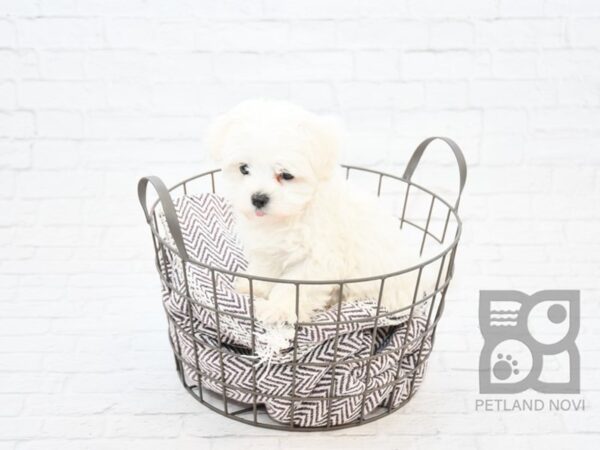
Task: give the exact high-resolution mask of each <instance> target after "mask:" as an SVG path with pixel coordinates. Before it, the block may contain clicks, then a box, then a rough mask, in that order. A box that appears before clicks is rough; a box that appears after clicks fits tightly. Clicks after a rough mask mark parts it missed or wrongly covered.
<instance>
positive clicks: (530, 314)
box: [479, 291, 579, 394]
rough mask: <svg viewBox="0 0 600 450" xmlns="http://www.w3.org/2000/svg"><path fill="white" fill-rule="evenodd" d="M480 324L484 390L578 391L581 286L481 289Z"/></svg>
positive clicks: (492, 392) (497, 391)
mask: <svg viewBox="0 0 600 450" xmlns="http://www.w3.org/2000/svg"><path fill="white" fill-rule="evenodd" d="M479 325H480V328H481V334H482V335H483V338H484V346H483V349H482V351H481V355H480V358H479V388H480V392H481V393H482V394H511V393H517V392H522V391H525V390H527V389H534V390H536V391H538V392H544V393H579V351H578V350H577V346H576V345H575V338H576V337H577V334H578V332H579V291H540V292H537V293H535V294H533V295H527V294H524V293H522V292H519V291H481V292H480V298H479ZM555 361H559V363H558V366H559V369H560V370H559V372H560V374H559V375H560V376H559V377H558V379H553V378H552V376H549V375H553V374H554V372H556V370H554V371H552V370H549V369H552V368H553V367H551V366H552V364H551V362H555ZM554 366H556V363H555V364H554ZM554 369H556V367H554Z"/></svg>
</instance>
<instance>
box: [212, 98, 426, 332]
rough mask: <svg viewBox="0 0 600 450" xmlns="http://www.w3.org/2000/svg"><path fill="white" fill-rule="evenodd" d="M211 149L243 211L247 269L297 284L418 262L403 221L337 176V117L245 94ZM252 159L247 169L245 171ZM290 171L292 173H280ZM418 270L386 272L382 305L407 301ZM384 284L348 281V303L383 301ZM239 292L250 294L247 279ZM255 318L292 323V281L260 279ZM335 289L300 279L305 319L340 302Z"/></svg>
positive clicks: (223, 120)
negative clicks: (257, 197) (258, 202)
mask: <svg viewBox="0 0 600 450" xmlns="http://www.w3.org/2000/svg"><path fill="white" fill-rule="evenodd" d="M207 143H208V147H209V149H210V152H211V155H212V157H213V158H214V159H215V160H216V161H217V162H218V163H219V165H220V166H221V167H222V169H223V175H224V181H225V183H224V184H225V193H226V195H227V196H228V198H229V200H230V201H231V202H232V204H233V207H234V211H235V212H236V217H237V226H238V231H239V235H240V238H241V240H242V243H243V245H244V249H245V252H246V256H247V257H248V261H249V267H248V270H247V272H248V274H251V275H259V276H265V277H272V278H280V279H292V280H337V279H349V278H361V277H368V276H374V275H382V274H385V273H390V272H394V271H398V270H400V269H403V268H406V267H408V266H411V265H414V264H415V263H416V262H417V261H416V258H415V257H413V256H412V255H411V254H412V252H410V251H409V250H408V247H407V246H406V245H404V244H403V243H402V239H401V234H400V232H399V230H398V225H399V222H398V219H396V218H393V217H392V216H391V215H390V214H387V213H386V212H385V211H384V209H383V208H382V207H381V206H380V205H378V201H377V199H376V198H375V197H373V198H370V197H368V196H366V195H363V194H361V193H359V192H356V191H354V190H353V189H352V188H351V187H350V186H349V184H348V183H347V182H346V181H345V180H344V179H343V178H342V177H341V176H340V175H339V172H340V171H339V170H338V169H337V167H336V166H337V159H338V153H339V147H340V139H339V127H338V126H336V125H335V123H334V122H333V121H332V120H331V119H326V118H322V117H319V116H316V115H314V114H312V113H309V112H307V111H305V110H303V109H301V108H299V107H297V106H295V105H292V104H290V103H287V102H283V101H275V100H248V101H245V102H243V103H241V104H239V105H238V106H236V107H235V108H234V109H233V110H231V111H230V112H228V113H227V114H225V115H223V116H221V117H219V118H218V119H217V120H216V122H215V123H214V125H213V127H212V128H211V130H210V132H209V134H208V139H207ZM241 164H247V166H248V169H249V171H250V173H249V174H248V175H243V174H242V173H240V169H239V167H240V165H241ZM282 171H286V172H288V173H290V174H292V175H294V177H295V178H294V179H293V180H290V181H285V180H282V179H280V178H278V177H277V175H278V174H279V173H281V172H282ZM255 192H262V193H265V194H268V195H269V197H270V201H269V203H268V205H267V206H266V207H265V209H264V212H265V215H264V216H262V217H259V216H257V215H256V209H255V207H254V206H253V205H252V203H251V196H252V194H253V193H255ZM415 281H416V273H415V272H412V273H409V274H406V275H403V276H397V277H392V278H388V279H387V280H386V282H385V284H384V291H383V299H382V304H383V305H385V306H386V307H387V308H388V309H392V310H396V309H400V308H403V307H407V306H408V305H410V303H411V302H412V299H413V294H414V288H415ZM380 286H381V283H380V282H379V281H372V282H363V283H351V284H345V285H344V287H343V291H342V293H343V298H344V301H347V300H355V299H359V298H377V297H378V295H379V290H380ZM236 289H238V290H239V291H242V292H246V293H247V292H248V289H249V283H248V280H247V279H246V278H238V279H237V281H236ZM254 295H255V296H256V297H257V300H256V302H255V305H256V306H255V310H256V316H257V317H258V318H259V319H262V320H263V321H267V322H282V321H287V322H293V321H294V320H295V319H296V313H295V287H294V286H293V285H291V284H285V283H266V282H255V283H254ZM338 296H339V286H337V285H301V288H300V305H299V316H300V317H299V319H300V320H301V321H306V320H308V319H309V318H310V316H311V314H312V313H313V312H314V311H315V310H316V309H321V308H323V307H325V306H328V305H330V304H332V303H334V302H336V301H337V299H338Z"/></svg>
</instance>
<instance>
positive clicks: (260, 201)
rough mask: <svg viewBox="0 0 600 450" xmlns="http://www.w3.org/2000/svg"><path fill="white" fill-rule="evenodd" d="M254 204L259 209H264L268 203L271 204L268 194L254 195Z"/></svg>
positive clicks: (252, 198) (259, 193) (258, 193)
mask: <svg viewBox="0 0 600 450" xmlns="http://www.w3.org/2000/svg"><path fill="white" fill-rule="evenodd" d="M251 200H252V204H253V205H254V206H255V207H256V208H258V209H261V208H264V207H265V205H266V204H267V203H269V196H268V195H267V194H263V193H261V192H257V193H256V194H252V197H251Z"/></svg>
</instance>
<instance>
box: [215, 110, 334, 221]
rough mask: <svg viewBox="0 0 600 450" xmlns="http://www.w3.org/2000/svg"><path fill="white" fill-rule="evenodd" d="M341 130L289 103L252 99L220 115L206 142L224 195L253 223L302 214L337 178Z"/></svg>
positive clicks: (329, 121) (330, 120)
mask: <svg viewBox="0 0 600 450" xmlns="http://www.w3.org/2000/svg"><path fill="white" fill-rule="evenodd" d="M339 134H340V133H339V127H338V126H337V124H336V122H335V121H333V120H332V119H327V118H323V117H319V116H316V115H315V114H312V113H309V112H308V111H305V110H303V109H302V108H300V107H298V106H295V105H293V104H291V103H288V102H284V101H277V100H248V101H245V102H242V103H240V104H239V105H238V106H236V107H235V108H233V109H232V110H231V111H229V112H228V113H226V114H224V115H222V116H220V117H219V118H217V120H216V121H215V122H214V124H213V125H212V126H211V127H210V129H209V132H208V135H207V140H206V144H207V147H208V149H209V151H210V154H211V157H212V158H213V159H214V160H215V161H216V162H217V163H218V164H219V165H220V167H221V168H222V169H223V176H224V181H225V188H226V195H228V197H229V199H230V201H231V202H232V203H233V206H234V208H235V209H236V210H237V211H239V212H241V213H242V214H244V215H245V216H246V217H248V218H249V219H255V220H264V219H262V218H264V217H265V218H266V217H270V218H273V219H278V218H284V217H291V216H294V215H297V214H300V213H301V212H302V211H303V210H304V208H305V207H306V205H307V204H308V203H309V202H310V201H311V199H312V198H313V196H314V194H315V192H316V191H317V189H318V186H319V183H320V182H322V181H326V180H328V179H329V178H331V176H332V175H333V173H334V171H335V169H336V164H337V158H338V153H339V146H340V145H339Z"/></svg>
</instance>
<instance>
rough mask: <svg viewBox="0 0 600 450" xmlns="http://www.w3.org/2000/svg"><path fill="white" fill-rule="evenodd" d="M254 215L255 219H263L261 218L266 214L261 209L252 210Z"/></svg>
mask: <svg viewBox="0 0 600 450" xmlns="http://www.w3.org/2000/svg"><path fill="white" fill-rule="evenodd" d="M254 214H255V215H256V217H263V216H266V215H267V213H266V212H264V211H263V210H262V209H256V210H254Z"/></svg>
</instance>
